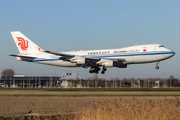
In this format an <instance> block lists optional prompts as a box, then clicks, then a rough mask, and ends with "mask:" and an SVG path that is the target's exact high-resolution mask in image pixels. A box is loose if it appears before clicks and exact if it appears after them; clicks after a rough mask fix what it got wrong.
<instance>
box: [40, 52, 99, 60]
mask: <svg viewBox="0 0 180 120" xmlns="http://www.w3.org/2000/svg"><path fill="white" fill-rule="evenodd" d="M43 52H46V53H50V54H53V55H58V56H62V57H60V59H62V60H65V59H70V58H73V57H80V56H77V55H72V54H65V53H57V52H51V51H43ZM84 58H86V59H87V60H92V61H94V60H100V59H99V58H92V57H84Z"/></svg>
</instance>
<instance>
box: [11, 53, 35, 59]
mask: <svg viewBox="0 0 180 120" xmlns="http://www.w3.org/2000/svg"><path fill="white" fill-rule="evenodd" d="M9 56H13V57H20V58H24V59H36V58H37V57H31V56H22V55H13V54H10V55H9Z"/></svg>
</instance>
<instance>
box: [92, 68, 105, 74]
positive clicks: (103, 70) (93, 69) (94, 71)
mask: <svg viewBox="0 0 180 120" xmlns="http://www.w3.org/2000/svg"><path fill="white" fill-rule="evenodd" d="M100 70H101V69H100V68H99V67H93V68H91V69H90V70H89V73H96V74H98V73H99V71H100ZM105 71H107V69H106V68H105V67H103V69H102V71H101V73H102V74H104V73H105Z"/></svg>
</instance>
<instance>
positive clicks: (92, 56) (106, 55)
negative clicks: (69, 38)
mask: <svg viewBox="0 0 180 120" xmlns="http://www.w3.org/2000/svg"><path fill="white" fill-rule="evenodd" d="M163 54H174V52H173V51H158V52H157V51H156V52H136V53H113V54H96V55H83V56H82V57H91V58H109V57H127V56H143V55H163ZM55 60H59V57H54V58H37V59H34V60H32V62H41V61H55Z"/></svg>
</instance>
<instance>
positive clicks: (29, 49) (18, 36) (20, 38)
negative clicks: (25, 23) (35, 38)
mask: <svg viewBox="0 0 180 120" xmlns="http://www.w3.org/2000/svg"><path fill="white" fill-rule="evenodd" d="M11 34H12V37H13V39H14V41H15V44H16V46H17V48H18V50H19V52H20V54H24V55H31V54H33V53H40V52H41V50H42V49H41V48H40V47H39V46H38V45H36V44H35V43H34V42H32V41H31V40H30V39H29V38H27V37H26V36H25V35H23V34H22V33H21V32H19V31H13V32H11Z"/></svg>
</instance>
